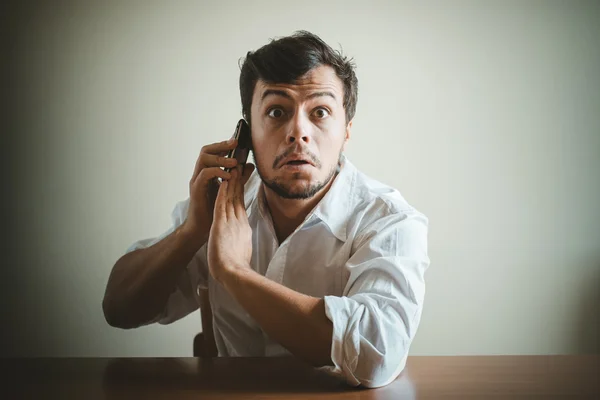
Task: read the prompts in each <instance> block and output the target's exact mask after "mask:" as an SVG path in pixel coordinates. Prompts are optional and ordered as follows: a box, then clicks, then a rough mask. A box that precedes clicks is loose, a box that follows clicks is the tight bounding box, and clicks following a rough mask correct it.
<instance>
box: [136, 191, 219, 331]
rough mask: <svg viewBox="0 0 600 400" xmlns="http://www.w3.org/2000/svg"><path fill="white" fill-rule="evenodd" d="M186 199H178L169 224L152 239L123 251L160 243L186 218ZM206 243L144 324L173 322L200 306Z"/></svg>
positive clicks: (204, 285) (205, 272)
mask: <svg viewBox="0 0 600 400" xmlns="http://www.w3.org/2000/svg"><path fill="white" fill-rule="evenodd" d="M188 207H189V199H186V200H183V201H180V202H178V203H177V204H176V205H175V207H174V209H173V211H172V213H171V221H172V223H171V227H170V228H169V229H167V230H166V231H165V232H163V233H162V234H161V235H160V236H158V237H155V238H148V239H142V240H138V241H136V242H135V243H133V244H132V245H131V246H129V248H127V250H126V251H125V253H130V252H132V251H135V250H138V249H143V248H147V247H150V246H152V245H154V244H155V243H158V242H160V241H161V240H163V239H164V238H165V237H167V236H169V235H170V234H171V233H173V232H174V231H175V230H176V229H177V228H178V227H179V226H180V225H181V224H182V223H183V222H184V221H185V219H186V218H187V211H188ZM206 250H207V247H206V244H205V245H204V246H202V247H201V248H200V250H198V252H197V253H196V254H195V255H194V257H193V258H192V260H191V261H190V262H189V264H188V265H187V266H186V268H185V270H184V271H183V272H182V273H181V275H180V276H179V278H178V279H177V284H176V286H175V289H174V291H173V292H172V293H171V295H170V296H169V298H168V300H167V304H166V305H165V308H164V309H163V311H162V313H160V314H159V315H157V316H156V318H154V319H153V320H151V321H149V322H148V323H147V324H146V325H149V324H152V323H155V322H158V323H159V324H161V325H166V324H170V323H172V322H175V321H177V320H179V319H181V318H183V317H185V316H187V315H188V314H190V313H191V312H193V311H196V310H197V309H198V308H199V307H200V296H199V293H198V291H199V289H201V288H207V287H208V263H207V258H206Z"/></svg>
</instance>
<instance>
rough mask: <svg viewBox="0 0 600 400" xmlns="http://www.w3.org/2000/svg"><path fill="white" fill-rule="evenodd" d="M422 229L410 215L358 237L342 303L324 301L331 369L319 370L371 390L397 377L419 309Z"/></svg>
mask: <svg viewBox="0 0 600 400" xmlns="http://www.w3.org/2000/svg"><path fill="white" fill-rule="evenodd" d="M427 229H428V219H427V217H425V216H424V215H423V214H421V213H419V212H418V211H416V210H413V211H410V212H409V213H397V214H391V215H388V216H385V217H382V218H379V219H378V220H377V221H375V222H373V223H372V224H370V226H368V227H367V228H366V229H365V230H363V232H362V233H360V234H359V235H358V236H357V238H356V240H355V245H353V247H354V246H355V247H354V251H353V253H352V256H351V257H350V259H349V260H348V262H347V263H346V265H345V271H344V272H345V273H346V276H348V277H349V278H348V281H347V284H346V286H345V288H344V291H343V295H342V297H337V296H325V299H324V300H325V312H326V315H327V317H328V318H329V319H330V320H331V322H332V323H333V337H332V349H331V359H332V361H333V364H334V365H333V366H324V367H320V368H319V369H321V370H324V371H326V372H328V373H330V374H333V375H337V376H339V377H342V378H344V379H345V380H346V381H347V382H348V383H349V384H351V385H354V386H358V385H363V386H365V387H371V388H375V387H380V386H385V385H387V384H389V383H390V382H392V381H393V380H394V379H396V377H398V375H399V374H400V373H401V372H402V370H403V369H404V366H405V365H406V359H407V356H408V351H409V346H410V344H411V342H412V340H413V338H414V336H415V334H416V331H417V327H418V325H419V322H420V319H421V313H422V309H423V301H424V296H425V281H424V274H425V271H426V269H427V268H428V266H429V263H430V261H429V257H428V254H427Z"/></svg>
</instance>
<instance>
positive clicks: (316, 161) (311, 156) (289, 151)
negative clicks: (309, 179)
mask: <svg viewBox="0 0 600 400" xmlns="http://www.w3.org/2000/svg"><path fill="white" fill-rule="evenodd" d="M297 147H298V146H292V147H290V148H288V149H287V150H285V151H284V152H283V153H281V154H280V155H278V156H277V157H275V160H274V161H273V169H275V168H277V166H278V165H279V163H280V162H281V160H283V159H284V158H286V157H287V156H289V155H290V154H292V153H298V154H301V155H303V156H305V157H306V158H309V159H310V161H312V163H313V164H314V166H315V167H317V168H321V162H320V161H319V159H318V158H317V156H315V155H314V154H313V153H311V152H310V151H308V150H305V151H296V149H297Z"/></svg>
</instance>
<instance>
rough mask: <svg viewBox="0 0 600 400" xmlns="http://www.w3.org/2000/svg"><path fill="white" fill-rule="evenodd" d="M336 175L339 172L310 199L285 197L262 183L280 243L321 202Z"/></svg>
mask: <svg viewBox="0 0 600 400" xmlns="http://www.w3.org/2000/svg"><path fill="white" fill-rule="evenodd" d="M336 177H337V174H336V176H334V177H333V178H332V179H331V180H330V181H329V183H328V184H327V185H326V186H325V187H323V189H321V190H320V191H319V192H318V193H317V194H316V195H314V196H313V197H311V198H310V199H284V198H283V197H281V196H279V195H277V194H276V193H275V192H273V191H272V190H271V189H269V188H268V187H266V186H265V185H264V184H262V185H263V189H264V194H265V201H266V203H267V204H266V205H267V208H268V210H269V212H270V213H271V219H272V220H273V227H274V228H275V234H276V235H277V240H278V241H279V244H281V243H283V241H284V240H285V239H286V238H287V237H288V236H289V235H291V234H292V232H294V231H295V230H296V228H298V226H300V224H301V223H302V222H304V219H305V218H306V216H307V215H308V214H309V213H310V212H311V211H312V210H313V209H314V208H315V207H316V206H317V204H319V202H320V201H321V200H322V199H323V197H324V196H325V194H327V192H328V191H329V189H330V188H331V185H332V184H333V181H334V180H335V178H336Z"/></svg>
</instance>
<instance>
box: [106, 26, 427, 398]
mask: <svg viewBox="0 0 600 400" xmlns="http://www.w3.org/2000/svg"><path fill="white" fill-rule="evenodd" d="M357 85H358V83H357V79H356V76H355V73H354V66H353V64H352V62H351V60H348V59H347V58H346V57H344V56H342V55H341V54H340V53H339V52H336V51H334V50H333V49H331V47H329V46H328V45H327V44H325V43H324V42H323V41H322V40H321V39H320V38H319V37H317V36H315V35H313V34H311V33H309V32H305V31H300V32H296V33H295V34H294V35H292V36H289V37H284V38H280V39H278V40H275V41H271V43H269V44H267V45H265V46H263V47H262V48H260V49H259V50H257V51H256V52H249V53H248V54H247V57H246V59H245V61H244V63H243V65H242V68H241V74H240V92H241V100H242V114H243V116H244V118H245V119H246V121H247V122H248V123H249V124H250V127H251V136H252V146H253V151H254V162H255V164H256V172H254V165H252V164H250V163H248V164H246V166H245V169H244V172H243V173H242V169H241V168H240V167H241V166H236V165H235V164H236V163H237V162H236V161H235V160H233V159H227V158H226V157H224V155H225V154H226V153H227V151H228V150H230V149H232V148H234V147H235V146H236V143H235V142H231V141H228V142H222V143H215V144H211V145H208V146H205V147H204V148H203V149H202V151H201V152H200V156H199V158H198V161H197V163H196V167H195V171H194V173H193V176H192V179H191V180H190V185H189V186H190V187H189V189H190V196H189V199H187V200H185V201H182V202H180V203H178V204H177V205H176V207H175V209H174V211H173V214H172V217H173V226H172V227H171V229H169V230H168V231H167V232H165V233H164V234H162V235H161V236H159V237H157V238H154V239H146V240H141V241H138V242H136V243H134V244H133V245H132V246H131V247H130V248H129V249H128V250H127V252H126V254H125V255H124V256H123V257H121V258H120V259H119V260H118V261H117V263H116V264H115V266H114V267H113V270H112V272H111V276H110V278H109V281H108V284H107V288H106V294H105V298H104V301H103V309H104V313H105V316H106V319H107V321H108V323H109V324H111V325H112V326H115V327H121V328H134V327H138V326H141V325H146V324H150V323H154V322H158V323H161V324H168V323H171V322H173V321H175V320H177V319H180V318H183V317H184V316H186V315H187V314H189V313H191V312H193V311H194V310H197V309H198V307H199V302H200V295H199V293H200V289H203V288H208V289H209V294H210V302H211V305H212V312H213V324H214V325H213V332H214V335H215V340H216V345H217V349H218V354H219V356H281V355H290V354H291V355H294V356H296V357H299V358H301V359H303V360H305V361H306V362H308V363H310V364H311V365H313V366H315V367H319V368H321V369H323V370H325V371H327V372H329V373H331V374H335V375H338V376H340V377H343V378H345V379H346V380H347V382H348V383H350V384H352V385H360V384H362V385H363V386H366V387H379V386H383V385H387V384H388V383H390V382H391V381H392V380H394V379H395V378H396V377H397V376H398V374H399V373H400V372H401V371H402V369H403V368H404V366H405V363H406V357H407V354H408V350H409V346H410V344H411V342H412V340H413V338H414V336H415V333H416V331H417V327H418V325H419V322H420V319H421V313H422V308H423V300H424V295H425V283H424V274H425V270H426V269H427V267H428V266H429V258H428V255H427V226H428V220H427V218H426V217H425V216H424V215H423V214H422V213H420V212H418V211H417V210H416V209H415V208H413V207H411V206H410V205H409V204H408V203H407V202H406V200H404V198H403V197H402V196H401V195H400V193H399V192H398V191H396V190H394V189H392V188H390V187H387V186H385V185H383V184H381V183H379V182H377V181H375V180H373V179H371V178H368V177H367V176H365V175H363V174H362V173H360V172H359V171H358V170H357V169H356V168H355V167H354V166H353V165H352V163H351V162H350V161H349V160H348V158H346V157H345V156H344V155H343V150H344V148H345V146H346V143H347V142H348V140H349V139H350V133H351V128H352V118H353V117H354V112H355V108H356V101H357V90H358V89H357ZM381 145H382V147H385V146H386V145H385V143H382V144H381ZM230 167H235V168H233V169H232V171H231V173H228V172H226V171H225V170H224V168H230ZM217 178H221V179H220V180H218V179H217ZM219 181H221V182H222V183H220V184H219V183H218V182H219Z"/></svg>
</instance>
